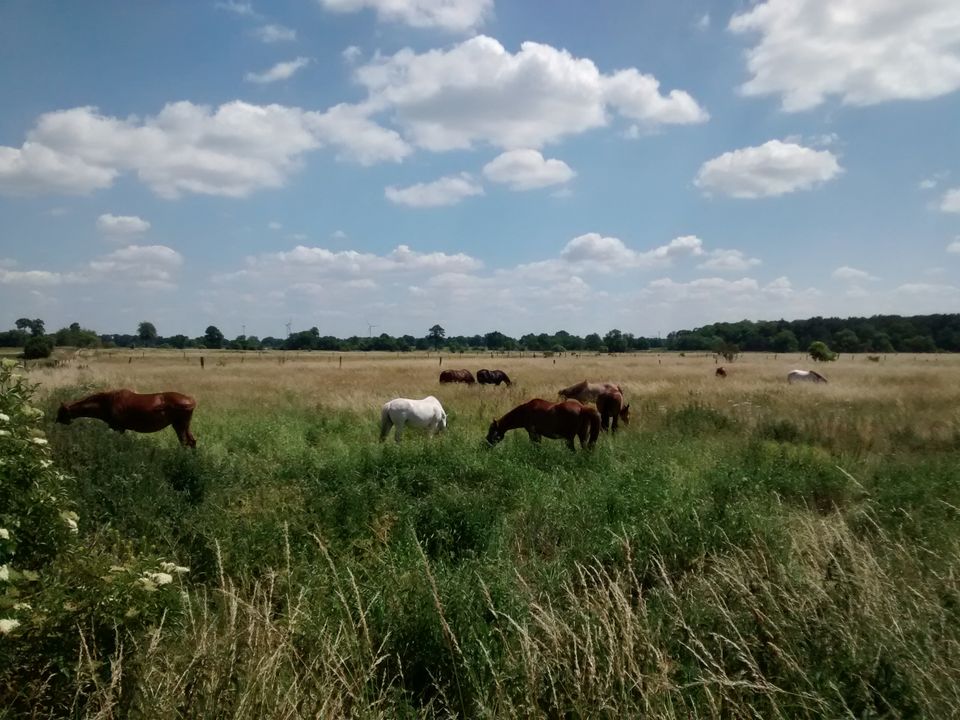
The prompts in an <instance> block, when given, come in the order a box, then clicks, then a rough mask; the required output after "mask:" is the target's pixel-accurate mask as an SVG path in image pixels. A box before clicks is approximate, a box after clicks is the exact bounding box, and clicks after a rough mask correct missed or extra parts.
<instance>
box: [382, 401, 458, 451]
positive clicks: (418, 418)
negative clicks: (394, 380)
mask: <svg viewBox="0 0 960 720" xmlns="http://www.w3.org/2000/svg"><path fill="white" fill-rule="evenodd" d="M405 425H412V426H413V427H418V428H426V430H427V432H428V433H429V434H430V435H434V434H435V433H438V432H440V431H441V430H446V429H447V413H446V412H445V411H444V409H443V405H441V404H440V401H439V400H437V399H436V398H435V397H434V396H433V395H429V396H427V397H425V398H423V400H412V399H410V398H394V399H393V400H391V401H390V402H388V403H385V404H384V406H383V409H382V410H381V411H380V442H383V441H384V440H385V439H386V438H387V433H389V432H390V428H391V427H396V432H395V434H394V439H395V440H396V441H397V442H400V435H401V434H402V432H403V428H404V426H405Z"/></svg>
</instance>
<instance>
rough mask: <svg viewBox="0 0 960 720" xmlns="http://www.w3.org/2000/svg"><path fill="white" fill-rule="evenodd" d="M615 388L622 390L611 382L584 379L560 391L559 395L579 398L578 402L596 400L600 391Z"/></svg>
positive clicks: (570, 398)
mask: <svg viewBox="0 0 960 720" xmlns="http://www.w3.org/2000/svg"><path fill="white" fill-rule="evenodd" d="M612 390H616V391H618V392H621V393H622V392H623V388H622V387H620V386H619V385H616V384H614V383H612V382H598V383H592V382H587V381H586V380H584V381H582V382H578V383H577V384H576V385H571V386H570V387H568V388H564V389H563V390H561V391H560V393H559V394H560V397H562V398H565V399H567V400H579V401H580V402H596V401H597V397H598V396H599V395H601V394H602V393H605V392H608V391H612Z"/></svg>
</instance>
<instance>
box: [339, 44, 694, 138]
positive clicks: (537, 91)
mask: <svg viewBox="0 0 960 720" xmlns="http://www.w3.org/2000/svg"><path fill="white" fill-rule="evenodd" d="M355 77H356V79H357V81H358V82H359V83H360V84H361V85H363V86H364V87H366V88H367V90H368V92H369V97H368V99H367V101H366V103H365V106H366V107H368V108H370V110H371V112H386V111H389V112H390V113H391V116H392V117H393V118H395V121H396V122H397V124H398V125H399V126H400V127H401V128H402V131H403V132H404V134H405V136H406V137H407V138H408V139H409V140H410V141H411V142H413V143H414V144H416V145H418V146H420V147H423V148H426V149H429V150H434V151H443V150H453V149H464V148H469V147H471V146H472V145H473V144H474V143H477V142H481V143H489V144H491V145H494V146H497V147H502V148H505V149H522V148H534V149H537V148H540V147H542V146H543V145H544V144H546V143H549V142H555V141H557V140H559V139H561V138H563V137H565V136H567V135H573V134H577V133H581V132H584V131H586V130H590V129H593V128H597V127H602V126H604V125H606V124H607V123H608V122H609V118H608V111H609V110H613V111H615V112H616V113H618V114H619V115H621V116H622V117H625V118H627V119H628V120H636V121H642V122H644V123H645V124H648V125H653V126H656V125H665V124H685V123H698V122H703V121H705V120H706V119H707V114H706V112H705V111H704V110H703V109H702V108H701V107H700V106H699V105H698V104H697V103H696V101H695V100H694V99H693V98H692V97H691V96H690V95H689V94H687V93H686V92H683V91H680V90H672V91H670V92H669V93H668V94H667V95H662V94H661V93H660V92H659V83H658V81H657V80H656V78H654V77H653V76H651V75H644V74H642V73H640V72H639V71H637V70H636V69H634V68H630V69H627V70H620V71H618V72H616V73H614V74H612V75H606V74H603V73H601V72H600V71H599V70H598V69H597V66H596V65H595V64H594V63H593V61H592V60H590V59H588V58H576V57H574V56H573V55H571V54H570V53H569V52H567V51H566V50H558V49H556V48H554V47H551V46H550V45H545V44H542V43H535V42H525V43H523V44H522V45H521V46H520V51H519V52H517V53H510V52H508V51H507V50H506V49H505V48H504V47H503V45H501V44H500V43H499V42H497V41H496V40H495V39H493V38H490V37H485V36H478V37H474V38H471V39H469V40H466V41H464V42H462V43H460V44H458V45H455V46H453V47H452V48H450V49H448V50H430V51H428V52H424V53H421V54H417V53H415V52H414V51H413V50H411V49H409V48H407V49H404V50H400V51H399V52H397V53H396V54H394V55H391V56H386V57H375V58H374V59H373V60H371V61H370V62H368V63H366V64H364V65H361V66H360V67H358V68H357V69H356V71H355Z"/></svg>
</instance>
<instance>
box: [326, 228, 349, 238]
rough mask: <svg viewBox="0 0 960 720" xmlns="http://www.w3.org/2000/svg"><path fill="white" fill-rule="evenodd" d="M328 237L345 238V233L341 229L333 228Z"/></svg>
mask: <svg viewBox="0 0 960 720" xmlns="http://www.w3.org/2000/svg"><path fill="white" fill-rule="evenodd" d="M330 237H331V238H332V239H334V240H346V239H347V233H345V232H344V231H343V230H334V231H333V232H332V233H330Z"/></svg>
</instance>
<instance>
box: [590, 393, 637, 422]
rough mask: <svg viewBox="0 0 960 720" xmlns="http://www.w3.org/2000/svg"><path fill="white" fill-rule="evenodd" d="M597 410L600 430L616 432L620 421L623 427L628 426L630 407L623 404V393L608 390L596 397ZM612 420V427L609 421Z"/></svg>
mask: <svg viewBox="0 0 960 720" xmlns="http://www.w3.org/2000/svg"><path fill="white" fill-rule="evenodd" d="M597 410H599V411H600V429H601V430H612V431H613V432H616V431H617V427H618V426H619V424H620V421H621V420H623V424H624V425H629V424H630V405H629V404H627V405H625V404H624V403H623V393H621V392H620V391H619V390H608V391H607V392H605V393H600V395H599V396H598V397H597ZM611 419H613V427H612V428H611V427H610V420H611Z"/></svg>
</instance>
